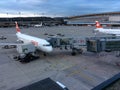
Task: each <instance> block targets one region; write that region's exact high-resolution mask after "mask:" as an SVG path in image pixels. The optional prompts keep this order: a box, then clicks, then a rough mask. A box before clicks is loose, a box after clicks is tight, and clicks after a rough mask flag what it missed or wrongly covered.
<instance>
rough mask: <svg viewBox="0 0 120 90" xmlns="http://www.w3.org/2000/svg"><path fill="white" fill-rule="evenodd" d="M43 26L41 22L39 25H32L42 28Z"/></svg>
mask: <svg viewBox="0 0 120 90" xmlns="http://www.w3.org/2000/svg"><path fill="white" fill-rule="evenodd" d="M42 26H43V23H42V22H41V24H36V25H34V27H36V28H37V27H42Z"/></svg>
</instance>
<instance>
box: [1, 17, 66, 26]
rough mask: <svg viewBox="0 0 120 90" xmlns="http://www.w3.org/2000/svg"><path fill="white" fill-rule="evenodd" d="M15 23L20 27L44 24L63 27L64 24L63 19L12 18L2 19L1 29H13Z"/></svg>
mask: <svg viewBox="0 0 120 90" xmlns="http://www.w3.org/2000/svg"><path fill="white" fill-rule="evenodd" d="M15 21H17V22H18V23H19V25H20V26H34V25H35V24H41V23H42V24H43V25H46V26H51V25H61V24H63V23H64V21H63V18H61V17H55V18H51V17H12V18H0V27H12V26H15Z"/></svg>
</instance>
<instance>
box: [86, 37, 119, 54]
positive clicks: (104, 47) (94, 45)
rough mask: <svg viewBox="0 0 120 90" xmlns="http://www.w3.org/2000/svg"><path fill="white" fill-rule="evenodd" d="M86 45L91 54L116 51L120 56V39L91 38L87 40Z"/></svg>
mask: <svg viewBox="0 0 120 90" xmlns="http://www.w3.org/2000/svg"><path fill="white" fill-rule="evenodd" d="M86 45H87V51H90V52H95V53H99V52H102V51H107V52H110V51H116V52H117V56H120V37H90V38H87V39H86Z"/></svg>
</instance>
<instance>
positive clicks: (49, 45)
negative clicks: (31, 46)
mask: <svg viewBox="0 0 120 90" xmlns="http://www.w3.org/2000/svg"><path fill="white" fill-rule="evenodd" d="M43 46H51V45H50V44H43Z"/></svg>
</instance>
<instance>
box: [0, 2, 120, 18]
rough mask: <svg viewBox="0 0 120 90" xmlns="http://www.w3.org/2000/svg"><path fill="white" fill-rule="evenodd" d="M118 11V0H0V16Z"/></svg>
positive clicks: (61, 14)
mask: <svg viewBox="0 0 120 90" xmlns="http://www.w3.org/2000/svg"><path fill="white" fill-rule="evenodd" d="M115 11H120V0H0V17H5V16H7V17H11V16H14V17H15V16H51V17H56V16H76V15H85V14H92V13H102V12H115Z"/></svg>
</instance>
